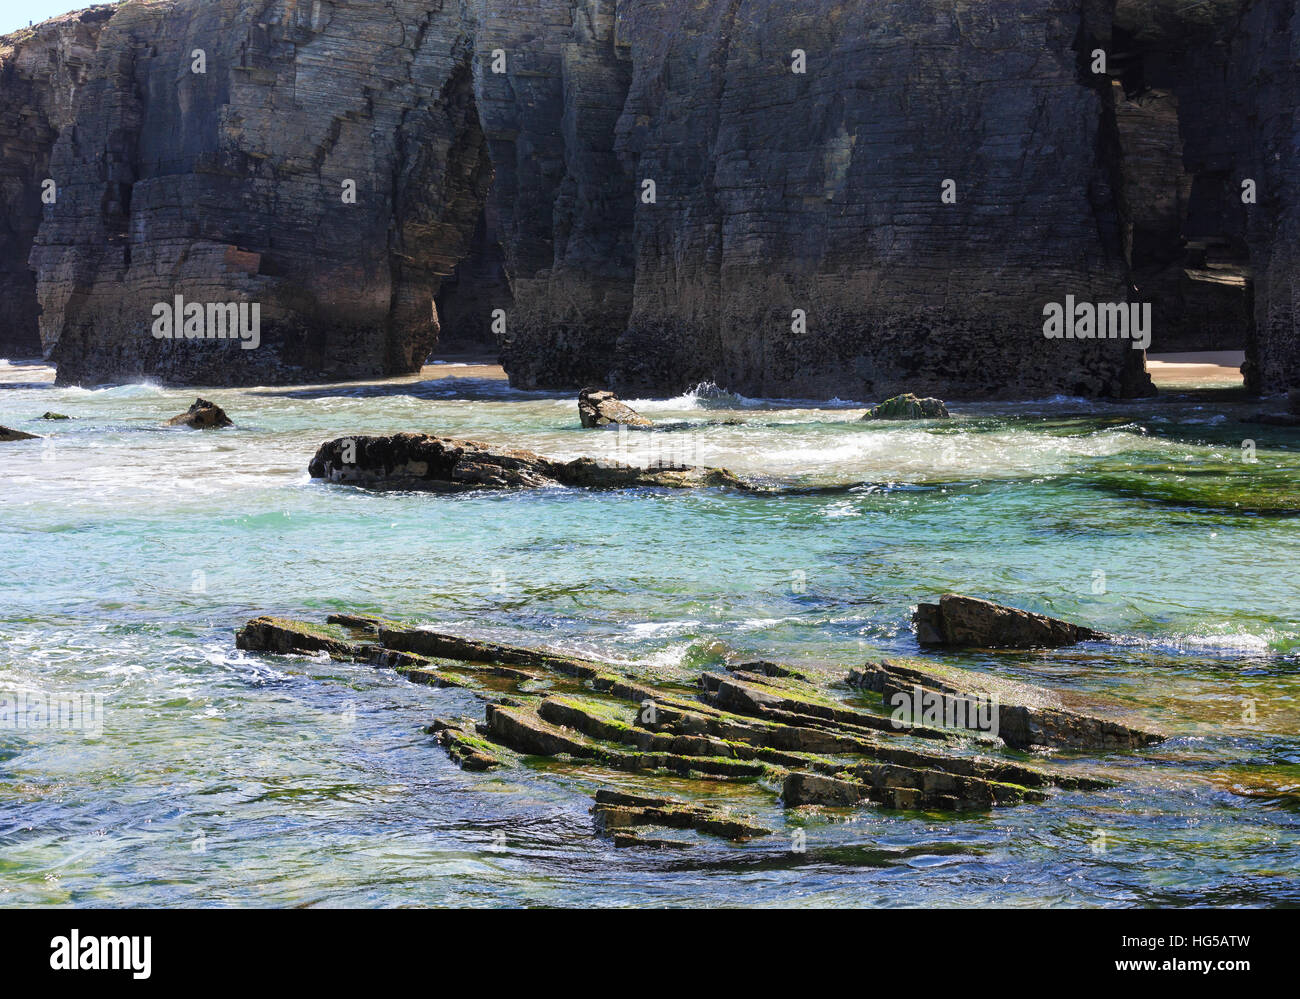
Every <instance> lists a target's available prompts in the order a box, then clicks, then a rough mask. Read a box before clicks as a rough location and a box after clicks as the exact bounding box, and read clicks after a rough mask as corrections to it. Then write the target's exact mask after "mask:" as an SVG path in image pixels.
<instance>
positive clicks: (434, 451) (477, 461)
mask: <svg viewBox="0 0 1300 999" xmlns="http://www.w3.org/2000/svg"><path fill="white" fill-rule="evenodd" d="M308 471H309V472H310V473H311V476H312V478H314V479H325V480H327V481H329V482H336V483H345V484H350V485H356V486H364V487H367V488H374V489H415V490H424V491H430V492H447V493H454V492H468V491H473V490H487V489H542V488H546V487H554V486H569V487H575V488H582V489H641V488H664V489H695V488H705V487H712V488H726V489H740V490H749V489H750V488H751V487H750V486H749V485H748V484H747V483H745V482H743V481H742V480H741V479H739V478H737V477H736V476H735V475H732V474H731V473H730V472H728V471H727V470H726V469H723V468H699V467H696V466H691V465H683V466H678V467H668V466H663V467H651V468H637V467H634V466H631V465H621V464H617V463H614V462H604V461H597V460H596V459H594V458H575V459H574V460H573V461H552V460H550V459H549V458H543V457H542V456H541V455H539V454H535V453H533V452H532V451H521V450H509V449H500V448H493V447H491V446H490V445H488V444H484V443H481V442H479V441H465V440H456V439H453V438H445V437H432V436H430V435H428V434H393V435H392V436H388V437H360V436H358V437H340V438H338V439H337V440H332V441H328V442H326V443H325V444H322V445H321V446H320V448H319V449H318V450H317V451H316V455H315V457H314V458H312V460H311V463H310V465H308Z"/></svg>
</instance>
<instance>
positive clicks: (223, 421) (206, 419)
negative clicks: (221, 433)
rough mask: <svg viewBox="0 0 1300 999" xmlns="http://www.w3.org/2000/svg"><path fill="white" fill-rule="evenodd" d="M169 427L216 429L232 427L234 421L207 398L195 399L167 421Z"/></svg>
mask: <svg viewBox="0 0 1300 999" xmlns="http://www.w3.org/2000/svg"><path fill="white" fill-rule="evenodd" d="M167 426H169V427H190V428H191V429H193V430H217V429H220V428H221V427H233V426H234V422H233V421H232V420H231V419H230V417H228V416H227V415H226V411H225V410H224V409H222V408H221V407H220V406H218V405H217V404H216V403H214V402H208V400H207V399H195V400H194V403H193V404H192V405H191V406H190V408H189V409H187V410H186V411H185V412H183V413H181V414H180V415H179V416H173V417H172V418H171V419H170V420H168V421H167Z"/></svg>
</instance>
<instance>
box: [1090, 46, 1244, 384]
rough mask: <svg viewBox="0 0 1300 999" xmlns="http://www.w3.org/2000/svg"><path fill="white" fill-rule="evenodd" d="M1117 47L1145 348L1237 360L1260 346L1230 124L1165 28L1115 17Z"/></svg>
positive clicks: (1134, 287)
mask: <svg viewBox="0 0 1300 999" xmlns="http://www.w3.org/2000/svg"><path fill="white" fill-rule="evenodd" d="M1112 50H1113V55H1112V59H1111V65H1110V71H1111V99H1112V107H1113V109H1114V122H1115V128H1116V135H1117V138H1118V151H1119V170H1118V175H1119V192H1120V196H1119V201H1120V212H1121V216H1122V220H1123V231H1124V251H1125V256H1126V258H1127V262H1128V267H1129V280H1130V288H1129V294H1130V299H1131V300H1133V301H1137V302H1149V303H1151V305H1152V310H1153V313H1154V322H1153V329H1152V340H1151V345H1150V348H1149V350H1148V354H1149V355H1151V356H1153V357H1155V358H1160V357H1172V358H1175V359H1178V360H1188V361H1190V360H1202V361H1205V362H1208V363H1213V364H1215V365H1217V366H1219V367H1220V368H1222V369H1224V370H1225V371H1231V370H1232V369H1234V368H1239V367H1240V366H1241V364H1242V362H1243V361H1244V360H1246V359H1247V358H1248V357H1249V356H1250V355H1251V354H1252V353H1253V351H1254V319H1253V313H1254V308H1253V293H1252V281H1251V261H1250V250H1249V245H1248V243H1247V240H1246V208H1245V205H1244V204H1243V198H1242V196H1241V186H1240V184H1241V182H1240V179H1239V177H1238V174H1239V173H1240V171H1239V170H1237V169H1235V163H1234V158H1233V155H1232V150H1231V147H1230V145H1229V144H1228V143H1226V142H1224V141H1223V138H1222V136H1223V134H1224V133H1225V132H1227V131H1228V130H1229V128H1230V125H1229V123H1227V122H1224V121H1221V120H1220V117H1221V114H1222V109H1221V107H1219V106H1218V104H1217V103H1215V102H1213V101H1210V100H1208V99H1207V98H1206V97H1205V94H1204V91H1203V89H1202V87H1201V86H1200V80H1199V78H1198V77H1196V76H1195V72H1196V70H1195V67H1194V66H1191V65H1189V63H1188V61H1187V60H1186V58H1185V57H1184V55H1183V54H1182V52H1181V51H1180V50H1179V49H1177V48H1176V47H1173V46H1171V44H1170V43H1169V42H1168V40H1167V39H1164V40H1160V41H1157V40H1155V39H1153V38H1152V37H1149V36H1145V37H1139V36H1138V35H1135V34H1132V33H1130V32H1128V31H1125V30H1123V29H1122V28H1120V27H1118V26H1117V27H1116V28H1115V31H1114V35H1113V39H1112Z"/></svg>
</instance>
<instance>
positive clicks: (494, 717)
mask: <svg viewBox="0 0 1300 999" xmlns="http://www.w3.org/2000/svg"><path fill="white" fill-rule="evenodd" d="M236 644H237V645H238V647H239V648H241V649H245V650H248V651H251V652H265V653H278V654H291V653H299V654H307V655H328V656H330V657H331V658H333V659H338V660H351V661H357V662H365V663H369V664H370V665H373V666H376V667H379V668H385V669H395V670H396V671H397V672H398V673H399V674H401V675H402V676H404V677H405V678H406V679H408V680H411V681H412V682H415V683H420V684H427V685H430V686H434V687H456V688H461V689H463V690H466V691H469V692H470V693H472V694H474V695H476V696H478V697H479V698H481V699H482V701H483V702H485V703H484V714H483V720H482V721H475V720H472V719H446V718H440V719H438V720H436V721H435V722H434V723H433V724H432V725H431V726H430V727H429V729H428V731H429V733H430V734H431V735H433V736H434V738H435V739H436V741H437V742H438V744H439V745H441V746H442V747H443V748H444V749H445V750H446V751H447V754H448V755H449V756H450V757H451V758H452V760H454V761H455V762H456V763H457V764H458V765H460V766H462V767H464V768H465V769H467V770H495V769H497V768H504V767H509V766H519V765H520V764H521V763H522V762H523V761H522V757H527V756H546V757H554V758H557V759H556V765H555V766H554V767H552V768H550V772H552V773H553V774H554V775H555V776H557V777H558V778H559V779H561V780H566V779H568V778H570V777H574V776H578V775H580V776H581V780H582V782H583V783H582V786H583V789H584V793H590V790H589V788H590V787H591V784H592V783H593V782H597V783H598V785H599V786H598V789H597V790H596V792H595V805H594V808H593V815H594V825H595V827H596V831H597V832H598V833H600V834H602V835H606V836H609V837H610V838H612V839H614V841H615V844H616V845H619V846H655V847H659V846H672V845H676V846H686V845H689V844H690V843H691V842H692V840H691V839H687V838H676V839H672V840H669V841H664V842H661V841H659V840H658V839H657V838H647V837H646V836H645V835H644V831H645V830H649V829H668V830H674V831H678V832H679V833H680V834H681V835H682V836H683V837H684V836H685V834H687V833H689V832H693V833H696V834H704V835H707V836H716V837H722V838H724V839H728V840H733V841H746V840H751V839H759V840H760V841H761V838H762V837H763V836H765V835H766V834H768V833H770V832H773V831H774V830H773V829H771V828H769V827H768V826H766V825H763V824H760V823H758V822H755V821H753V820H752V819H751V818H749V816H748V815H746V814H745V813H743V812H740V811H738V810H733V809H732V808H729V807H727V805H729V804H731V802H727V798H726V796H725V795H724V793H723V792H722V789H723V788H726V787H727V786H728V785H734V786H735V787H736V788H737V790H744V789H745V788H746V786H748V785H752V787H750V791H751V792H754V791H762V790H767V791H769V792H775V791H776V790H777V789H780V791H779V793H780V799H781V804H782V805H783V806H784V807H785V808H787V809H789V808H799V807H803V806H809V805H813V806H824V807H852V806H856V805H859V804H862V803H872V804H875V805H879V806H881V807H884V808H891V809H926V810H939V811H949V812H965V811H986V810H989V809H993V808H1000V807H1006V806H1013V805H1021V804H1034V803H1039V802H1044V801H1047V800H1049V798H1050V796H1051V794H1052V792H1053V791H1054V789H1057V788H1061V789H1067V790H1072V791H1096V790H1101V789H1103V788H1106V787H1109V786H1111V785H1110V782H1109V781H1108V780H1107V779H1105V778H1103V777H1100V776H1098V775H1097V774H1096V773H1094V772H1089V770H1090V769H1091V768H1085V769H1082V770H1081V769H1080V767H1078V766H1076V765H1074V764H1073V763H1070V762H1068V761H1067V760H1065V759H1061V758H1059V757H1056V756H1050V757H1044V758H1042V759H1041V760H1035V761H1034V762H1032V763H1029V762H1026V761H1025V758H1024V756H1023V755H1019V756H1017V755H1013V754H1011V753H1007V752H1005V749H1006V747H1013V748H1015V749H1017V750H1034V749H1040V748H1051V749H1068V750H1074V751H1080V752H1086V751H1095V750H1100V751H1103V752H1109V751H1114V750H1135V749H1140V748H1142V747H1144V746H1147V745H1149V744H1151V743H1154V742H1158V741H1160V740H1161V738H1162V736H1161V735H1160V734H1158V733H1156V732H1152V731H1148V730H1146V729H1142V728H1136V727H1132V726H1130V725H1128V724H1126V723H1125V722H1124V721H1122V720H1119V719H1118V718H1116V717H1111V715H1112V713H1115V712H1117V711H1119V710H1120V706H1119V705H1118V704H1116V703H1114V702H1106V701H1104V700H1094V701H1091V702H1089V701H1088V699H1087V698H1085V697H1083V696H1082V695H1077V694H1074V695H1068V694H1064V693H1060V692H1056V691H1051V690H1047V689H1044V688H1040V687H1032V686H1029V685H1027V684H1022V683H1015V682H1011V681H1004V680H999V679H997V678H994V677H990V676H988V675H986V674H982V673H973V672H970V671H967V670H962V669H957V668H953V667H933V666H931V665H929V664H925V665H922V664H916V663H891V662H886V663H880V664H878V665H873V666H869V667H867V668H866V669H865V670H861V671H860V670H854V671H853V673H852V674H851V676H850V678H849V683H848V684H845V683H844V682H843V679H842V674H841V677H840V679H839V681H838V682H829V681H826V680H824V681H822V682H815V681H813V680H810V679H796V678H795V677H794V676H793V675H791V674H793V673H794V672H795V671H793V670H788V669H783V668H782V669H780V670H779V671H777V670H774V671H769V672H770V673H772V674H774V675H768V673H763V674H757V673H749V672H746V671H745V670H743V669H734V670H732V671H730V672H729V673H728V674H726V675H725V676H724V675H722V674H719V673H718V672H715V671H706V672H704V673H692V672H691V670H690V667H689V666H686V665H684V664H683V665H681V666H680V667H675V668H670V669H668V670H667V672H666V673H665V672H662V671H658V670H656V671H652V672H653V675H652V676H645V675H642V673H643V672H644V671H641V670H638V669H637V667H635V666H634V665H631V664H628V663H622V664H615V663H610V662H605V661H602V660H598V659H592V658H587V657H582V656H574V655H568V654H565V653H562V652H554V651H549V650H544V649H532V648H526V647H518V646H507V645H500V644H497V643H494V642H485V641H479V640H475V639H471V638H464V637H461V636H456V635H447V634H442V633H438V632H433V631H427V630H424V629H420V628H411V627H407V626H403V625H401V624H397V623H393V622H385V621H382V620H380V619H377V618H368V617H363V616H355V615H337V616H335V617H332V618H330V620H329V622H328V623H327V624H325V625H323V626H322V625H312V624H304V623H302V622H298V621H292V620H285V619H282V618H273V617H261V618H255V619H253V620H252V621H250V622H248V624H247V625H245V626H244V627H243V628H242V629H240V631H239V632H238V634H237V636H236ZM768 665H775V664H768ZM692 687H695V688H696V691H697V692H696V693H695V694H694V695H693V694H692V693H691V688H692ZM899 689H905V690H906V691H907V692H909V693H910V692H914V691H925V692H926V694H927V695H930V696H934V697H937V698H939V699H940V700H945V699H946V701H947V702H954V701H966V700H972V699H980V700H989V701H991V702H992V703H993V704H994V705H996V707H997V709H998V711H999V712H1000V717H1001V722H1000V725H999V724H998V723H997V719H996V717H995V722H994V724H993V726H992V728H991V729H988V728H985V729H979V730H974V729H972V728H971V726H969V725H967V724H963V723H962V722H961V721H960V720H954V718H955V714H954V713H951V712H948V711H947V710H945V711H941V712H939V718H938V720H937V722H936V725H935V726H932V727H926V726H924V725H922V724H920V723H918V722H916V721H915V720H909V719H906V718H903V717H901V716H900V714H899V712H898V711H897V710H892V712H891V709H892V708H893V705H892V704H891V703H890V696H891V695H892V694H894V693H896V692H897V690H899ZM864 690H865V691H869V692H870V693H863V691H864ZM876 694H879V695H882V697H879V698H878V697H876V696H875V695H876ZM950 721H951V722H953V723H952V724H949V722H950ZM619 774H627V775H629V778H630V779H629V782H628V783H631V786H626V784H625V782H622V781H620V779H619ZM655 775H661V776H669V777H671V778H673V784H674V786H675V787H676V788H678V789H681V788H685V787H691V786H692V784H691V782H693V781H706V782H707V786H708V787H709V788H710V792H709V794H708V796H707V798H706V799H704V800H686V799H683V798H681V797H678V796H673V797H666V796H660V795H658V794H652V793H647V792H651V791H655V790H657V789H656V788H654V787H653V786H652V785H651V786H647V785H648V784H649V782H650V781H651V780H653V778H654V777H655ZM682 778H684V779H682ZM756 797H757V795H755V794H753V793H751V794H749V795H748V796H747V797H745V798H743V799H741V798H740V796H739V795H737V797H736V799H735V800H734V804H735V805H737V806H741V805H742V803H743V804H745V805H748V806H749V807H751V808H752V807H753V805H754V802H755V798H756ZM695 842H698V840H695Z"/></svg>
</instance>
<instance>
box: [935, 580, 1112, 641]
mask: <svg viewBox="0 0 1300 999" xmlns="http://www.w3.org/2000/svg"><path fill="white" fill-rule="evenodd" d="M912 623H913V624H914V625H915V626H916V640H917V641H918V642H919V643H920V644H921V645H927V646H935V645H949V646H958V647H962V648H976V649H999V648H1005V649H1042V648H1049V649H1055V648H1062V647H1064V646H1067V645H1075V644H1077V643H1079V642H1096V641H1104V640H1105V639H1106V637H1107V636H1105V635H1103V634H1102V633H1101V632H1099V631H1093V630H1092V629H1091V628H1085V627H1083V626H1082V625H1077V624H1071V623H1070V622H1069V621H1061V620H1059V619H1057V618H1054V617H1047V616H1046V615H1044V614H1035V613H1033V612H1032V611H1024V610H1018V609H1017V608H1015V607H1005V606H1003V605H1002V604H995V603H993V602H992V601H990V600H980V599H977V598H976V597H964V596H960V595H959V594H956V593H945V594H944V595H943V596H942V597H940V598H939V602H938V603H937V604H920V605H918V607H917V608H916V613H915V614H914V615H913V617H912Z"/></svg>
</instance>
